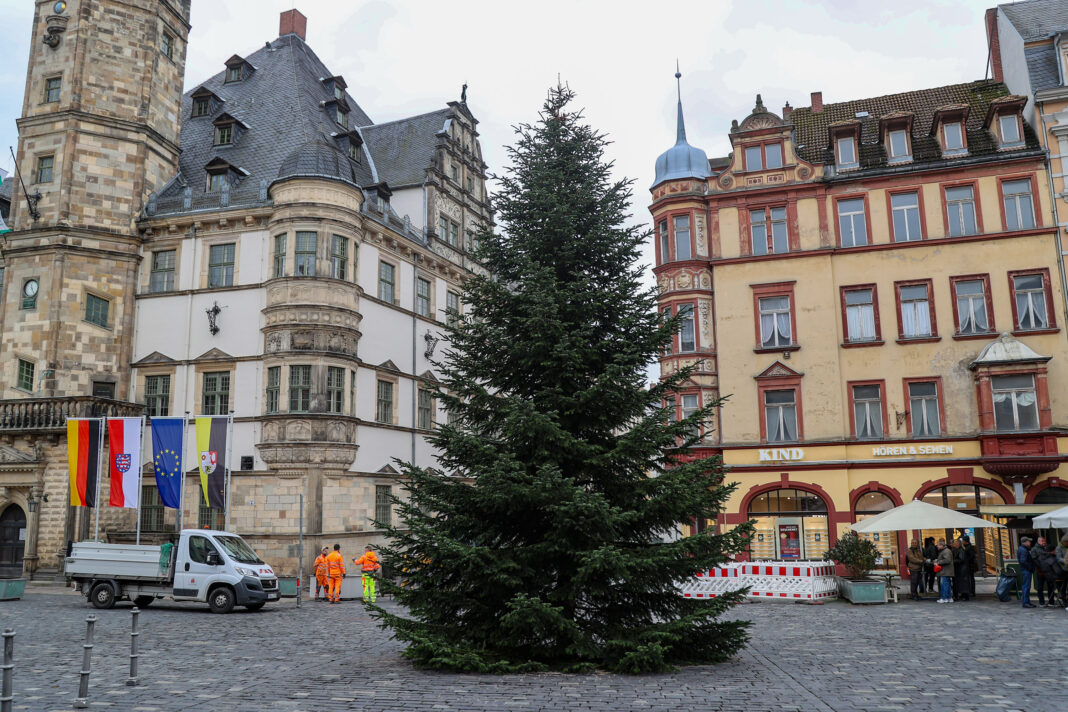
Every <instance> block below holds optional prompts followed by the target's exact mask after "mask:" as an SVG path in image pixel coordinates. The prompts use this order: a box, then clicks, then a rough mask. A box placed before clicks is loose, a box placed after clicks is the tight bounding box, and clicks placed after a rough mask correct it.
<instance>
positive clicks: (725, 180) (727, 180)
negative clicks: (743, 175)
mask: <svg viewBox="0 0 1068 712" xmlns="http://www.w3.org/2000/svg"><path fill="white" fill-rule="evenodd" d="M719 184H720V185H721V186H723V187H724V188H730V187H731V186H732V185H733V184H734V178H732V177H731V176H730V175H724V176H723V177H722V178H720V179H719Z"/></svg>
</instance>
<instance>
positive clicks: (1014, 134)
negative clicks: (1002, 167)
mask: <svg viewBox="0 0 1068 712" xmlns="http://www.w3.org/2000/svg"><path fill="white" fill-rule="evenodd" d="M998 133H999V134H1000V136H999V137H1000V139H1001V147H1002V148H1015V147H1017V146H1022V145H1023V137H1022V136H1021V134H1020V115H1019V114H1002V115H1000V116H999V117H998Z"/></svg>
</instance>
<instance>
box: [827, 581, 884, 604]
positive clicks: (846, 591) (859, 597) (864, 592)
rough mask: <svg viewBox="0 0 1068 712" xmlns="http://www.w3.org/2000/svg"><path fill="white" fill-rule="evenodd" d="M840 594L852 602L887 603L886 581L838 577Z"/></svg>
mask: <svg viewBox="0 0 1068 712" xmlns="http://www.w3.org/2000/svg"><path fill="white" fill-rule="evenodd" d="M838 594H839V595H840V596H841V597H842V598H844V599H846V600H847V601H850V602H851V603H886V582H885V581H878V580H871V579H865V580H864V581H854V580H852V579H847V578H842V577H841V576H839V577H838Z"/></svg>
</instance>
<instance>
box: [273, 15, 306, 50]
mask: <svg viewBox="0 0 1068 712" xmlns="http://www.w3.org/2000/svg"><path fill="white" fill-rule="evenodd" d="M307 32H308V18H306V17H304V15H302V14H300V10H286V11H285V12H283V13H282V15H281V17H279V20H278V36H279V37H282V36H284V35H296V36H297V37H299V38H301V39H302V40H304V41H305V42H307V41H308V38H307V37H306V36H305V35H306V34H307Z"/></svg>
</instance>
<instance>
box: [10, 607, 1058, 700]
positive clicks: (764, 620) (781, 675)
mask: <svg viewBox="0 0 1068 712" xmlns="http://www.w3.org/2000/svg"><path fill="white" fill-rule="evenodd" d="M386 605H387V606H389V605H392V604H390V603H389V602H387V603H386ZM129 611H130V605H129V604H119V606H117V607H116V608H114V609H112V610H110V611H96V610H94V609H92V608H90V607H89V606H88V605H87V604H86V603H85V599H83V598H82V597H80V596H77V595H75V594H73V593H71V592H69V591H66V590H63V589H53V590H51V591H49V592H43V591H35V590H34V587H31V589H30V591H29V592H27V594H26V596H25V597H24V598H23V599H22V600H20V601H9V602H3V603H0V627H3V628H8V627H10V628H13V629H14V630H15V631H16V633H17V637H16V638H15V673H14V681H15V686H14V689H15V706H14V708H15V709H16V710H33V711H34V712H51V711H52V710H69V709H71V705H72V702H73V700H74V698H75V697H76V696H77V695H76V693H77V690H78V671H79V670H80V669H81V657H82V648H81V644H82V641H83V638H84V635H85V618H86V615H88V614H89V613H95V614H96V615H97V616H98V618H99V621H98V623H97V625H96V647H95V648H94V650H93V663H92V676H91V681H90V693H89V706H90V709H114V710H124V711H125V710H131V711H132V712H186V711H192V710H205V711H207V710H212V711H214V710H226V712H271V711H274V710H277V711H278V712H319V711H321V710H330V711H331V712H343V711H349V710H352V711H357V710H360V711H362V710H367V711H368V712H370V711H372V710H373V711H374V712H393V711H394V710H396V711H399V710H405V711H410V710H457V711H459V710H477V711H479V712H510V711H513V710H590V711H600V710H604V711H607V710H642V711H649V712H652V711H659V710H671V711H673V712H675V711H680V710H725V711H737V712H764V711H766V712H830V711H833V712H877V711H879V712H881V711H883V710H910V711H914V710H939V711H945V712H963V711H970V712H985V711H993V710H1005V711H1007V710H1022V711H1023V712H1065V710H1068V672H1066V671H1068V665H1066V661H1068V613H1066V612H1065V611H1064V610H1062V609H1035V610H1024V609H1022V608H1020V606H1019V604H1016V603H998V602H997V601H994V600H988V601H972V602H969V603H956V604H952V605H950V606H944V605H936V604H935V603H934V602H932V601H924V602H920V603H912V602H904V601H903V602H902V603H899V604H891V605H885V606H872V607H859V606H850V605H848V604H845V603H839V602H836V603H829V604H826V605H823V606H806V605H798V604H788V603H782V604H775V603H770V602H769V603H760V604H752V605H745V606H741V607H739V608H738V609H737V610H736V612H735V615H737V616H738V617H742V618H748V619H750V620H752V621H753V624H754V625H753V642H752V644H751V645H750V647H749V648H747V649H746V650H745V651H744V652H742V653H741V654H740V655H739V656H738V657H737V658H736V659H735V660H733V661H731V662H728V663H725V664H722V665H716V666H710V667H697V668H689V669H685V670H682V671H680V672H679V673H677V674H673V675H650V676H643V677H626V676H619V675H608V674H592V675H578V676H569V675H559V674H546V675H508V676H476V675H448V674H442V673H433V672H422V671H417V670H413V669H412V668H411V667H410V666H409V665H408V664H407V663H406V662H405V661H404V660H403V659H402V658H401V657H400V646H399V645H398V644H397V643H395V642H394V641H392V640H390V639H389V638H388V637H387V636H386V635H385V634H384V633H383V632H382V631H381V630H379V629H378V628H377V627H375V626H374V625H373V624H372V622H371V620H370V619H369V618H368V617H367V615H366V614H365V613H364V611H363V608H362V607H361V605H360V604H359V603H356V602H347V603H344V604H343V605H340V606H328V605H326V604H320V603H310V602H305V604H304V606H303V607H302V608H300V609H298V608H297V607H296V606H295V605H294V604H293V602H292V601H284V602H282V603H281V604H272V605H268V606H267V607H266V608H265V609H264V610H263V611H261V612H259V613H249V612H245V611H236V612H234V613H232V614H230V615H226V616H217V615H212V614H211V613H208V612H207V611H206V609H205V608H204V607H202V606H194V605H191V604H174V603H166V602H161V603H157V604H154V605H153V606H152V607H151V608H149V609H147V610H145V611H144V612H143V614H142V615H141V623H142V630H143V634H142V636H141V649H142V657H141V660H140V670H139V674H140V683H141V684H140V685H138V686H136V687H127V686H126V685H125V681H126V678H127V676H128V674H129V658H128V655H129V644H130V636H129V632H130V612H129Z"/></svg>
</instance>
